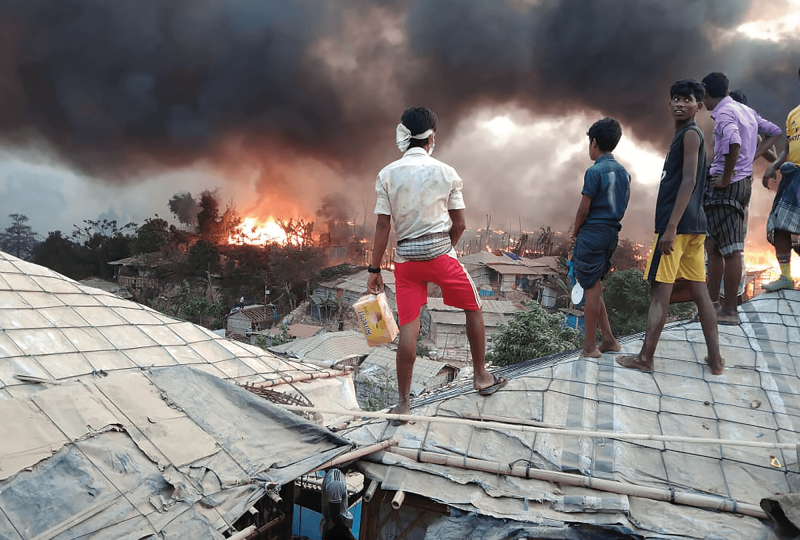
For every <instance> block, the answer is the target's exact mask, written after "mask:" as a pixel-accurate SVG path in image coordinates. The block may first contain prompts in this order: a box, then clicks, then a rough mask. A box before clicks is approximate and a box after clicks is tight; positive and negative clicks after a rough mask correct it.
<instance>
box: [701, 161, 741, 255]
mask: <svg viewBox="0 0 800 540" xmlns="http://www.w3.org/2000/svg"><path fill="white" fill-rule="evenodd" d="M752 183H753V177H752V176H748V177H745V178H742V179H741V180H739V181H738V182H734V183H732V184H730V185H729V186H726V187H724V188H722V189H714V188H712V187H711V182H709V183H708V188H707V190H706V197H705V200H704V202H703V208H704V210H705V211H706V219H707V221H708V236H709V237H710V238H711V239H712V240H713V241H714V242H715V243H716V244H717V248H718V249H719V252H720V253H721V254H722V255H730V254H731V253H735V252H737V251H744V239H745V236H747V227H746V226H745V223H744V213H745V208H747V205H748V204H750V193H751V191H752Z"/></svg>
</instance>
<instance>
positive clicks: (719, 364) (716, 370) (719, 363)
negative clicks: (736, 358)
mask: <svg viewBox="0 0 800 540" xmlns="http://www.w3.org/2000/svg"><path fill="white" fill-rule="evenodd" d="M706 364H708V367H710V368H711V373H713V374H714V375H722V372H723V371H724V370H725V359H724V358H722V357H721V356H720V357H719V360H716V361H714V362H712V361H711V360H710V359H709V358H708V356H706Z"/></svg>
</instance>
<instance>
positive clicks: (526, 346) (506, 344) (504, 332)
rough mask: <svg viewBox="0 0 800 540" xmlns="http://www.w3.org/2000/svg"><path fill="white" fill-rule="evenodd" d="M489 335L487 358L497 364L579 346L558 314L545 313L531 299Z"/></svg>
mask: <svg viewBox="0 0 800 540" xmlns="http://www.w3.org/2000/svg"><path fill="white" fill-rule="evenodd" d="M527 307H528V308H529V309H528V310H526V311H519V312H517V313H515V314H514V317H513V318H512V319H511V320H509V321H508V323H507V324H503V325H501V326H500V332H499V333H498V334H495V336H494V337H493V338H492V343H493V345H494V346H493V348H492V351H491V352H490V353H489V354H487V355H486V358H487V360H490V361H491V362H492V363H494V364H496V365H499V366H507V365H511V364H516V363H518V362H522V361H524V360H530V359H532V358H540V357H542V356H547V355H549V354H556V353H560V352H566V351H569V350H571V349H574V348H576V347H577V346H578V336H577V333H576V332H575V330H573V329H572V328H569V327H566V326H564V321H565V317H564V315H563V314H561V313H548V312H547V311H545V309H544V308H543V307H542V306H540V305H539V304H538V303H537V302H530V303H529V304H528V305H527Z"/></svg>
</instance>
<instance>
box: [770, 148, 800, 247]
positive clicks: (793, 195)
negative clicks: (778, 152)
mask: <svg viewBox="0 0 800 540" xmlns="http://www.w3.org/2000/svg"><path fill="white" fill-rule="evenodd" d="M776 230H778V231H786V232H790V233H792V234H800V167H798V166H797V165H796V164H794V163H792V162H791V161H787V162H786V163H784V164H783V165H781V183H780V185H778V192H777V193H776V194H775V200H774V201H773V202H772V210H771V211H770V213H769V217H768V218H767V240H769V242H770V244H774V243H775V240H774V236H775V231H776Z"/></svg>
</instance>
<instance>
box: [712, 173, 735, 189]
mask: <svg viewBox="0 0 800 540" xmlns="http://www.w3.org/2000/svg"><path fill="white" fill-rule="evenodd" d="M729 185H731V182H730V180H728V181H727V182H724V183H723V181H722V175H721V174H715V175H714V176H712V177H711V187H712V188H714V189H724V188H726V187H728V186H729Z"/></svg>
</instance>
